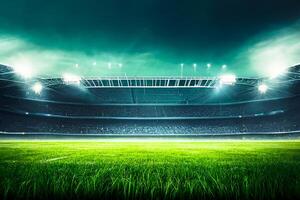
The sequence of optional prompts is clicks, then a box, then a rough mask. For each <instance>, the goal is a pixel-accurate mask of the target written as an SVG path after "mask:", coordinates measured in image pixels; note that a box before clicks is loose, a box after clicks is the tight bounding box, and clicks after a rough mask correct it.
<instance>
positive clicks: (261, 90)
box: [258, 83, 269, 94]
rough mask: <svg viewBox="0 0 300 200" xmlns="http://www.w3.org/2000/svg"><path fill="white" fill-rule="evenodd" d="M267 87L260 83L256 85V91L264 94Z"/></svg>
mask: <svg viewBox="0 0 300 200" xmlns="http://www.w3.org/2000/svg"><path fill="white" fill-rule="evenodd" d="M268 89H269V87H268V86H267V85H266V84H264V83H262V84H260V85H259V86H258V91H259V92H260V93H261V94H265V93H266V92H267V91H268Z"/></svg>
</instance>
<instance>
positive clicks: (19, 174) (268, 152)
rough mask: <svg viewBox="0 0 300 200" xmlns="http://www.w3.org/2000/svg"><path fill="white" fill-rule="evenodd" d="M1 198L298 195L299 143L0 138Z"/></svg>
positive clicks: (299, 179)
mask: <svg viewBox="0 0 300 200" xmlns="http://www.w3.org/2000/svg"><path fill="white" fill-rule="evenodd" d="M0 195H1V196H0V199H12V198H16V199H54V198H55V199H83V198H84V199H283V198H284V199H299V198H300V141H204V142H203V141H202V142H168V141H162V142H157V141H155V142H143V141H139V142H99V141H98V142H97V141H96V142H95V141H94V142H91V141H76V142H74V141H38V142H37V141H26V142H24V141H21V142H20V141H1V142H0Z"/></svg>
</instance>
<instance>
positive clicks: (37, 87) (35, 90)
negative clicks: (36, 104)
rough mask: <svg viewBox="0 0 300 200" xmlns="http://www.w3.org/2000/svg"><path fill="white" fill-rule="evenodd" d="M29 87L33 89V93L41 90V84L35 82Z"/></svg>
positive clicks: (38, 92) (39, 92)
mask: <svg viewBox="0 0 300 200" xmlns="http://www.w3.org/2000/svg"><path fill="white" fill-rule="evenodd" d="M31 89H32V90H33V91H34V93H35V94H41V92H42V90H43V85H42V84H41V83H39V82H37V83H35V84H34V85H33V86H32V87H31Z"/></svg>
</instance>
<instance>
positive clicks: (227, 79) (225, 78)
mask: <svg viewBox="0 0 300 200" xmlns="http://www.w3.org/2000/svg"><path fill="white" fill-rule="evenodd" d="M219 80H220V84H225V85H234V84H235V83H236V76H235V75H234V74H225V75H222V76H220V77H219Z"/></svg>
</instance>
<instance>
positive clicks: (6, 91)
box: [0, 66, 300, 135]
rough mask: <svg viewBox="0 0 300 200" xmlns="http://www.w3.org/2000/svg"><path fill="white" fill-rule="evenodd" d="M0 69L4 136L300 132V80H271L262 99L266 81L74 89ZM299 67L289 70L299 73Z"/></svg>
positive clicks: (89, 83) (88, 84) (95, 84)
mask: <svg viewBox="0 0 300 200" xmlns="http://www.w3.org/2000/svg"><path fill="white" fill-rule="evenodd" d="M0 68H1V71H0V76H1V79H0V84H1V87H0V92H1V94H0V103H1V105H0V131H2V132H29V133H50V134H51V133H58V134H69V133H72V134H96V135H107V134H112V135H203V134H210V135H214V134H243V133H277V132H293V131H299V130H300V129H299V126H300V124H299V121H300V114H299V113H300V112H299V111H300V105H299V103H298V102H299V100H300V92H299V91H300V89H299V88H300V87H299V81H298V77H295V76H293V77H290V76H284V77H281V78H280V79H277V80H276V81H275V80H271V81H273V82H272V83H273V87H272V90H270V91H268V92H267V93H266V94H260V93H259V92H258V91H257V86H258V84H260V83H261V82H262V81H264V80H263V79H245V78H238V79H237V83H236V84H234V85H224V86H222V87H219V85H218V84H217V82H216V80H217V79H207V80H206V79H200V78H190V80H189V79H187V78H186V79H178V80H177V79H176V78H167V77H164V78H160V79H159V82H157V83H155V84H158V85H151V84H152V83H153V81H152V82H151V81H149V80H146V81H145V80H144V79H140V80H139V79H137V78H135V79H134V81H135V82H134V86H130V87H129V86H128V85H127V86H124V85H123V84H125V83H124V80H123V82H120V81H119V79H120V78H119V77H118V78H116V79H110V80H109V81H107V80H106V83H105V84H103V85H101V84H100V83H101V80H102V79H103V78H102V79H95V78H93V79H87V80H85V81H84V82H82V85H80V84H78V85H73V84H66V83H64V81H63V80H62V79H42V78H39V79H35V80H32V81H29V82H28V81H27V82H26V81H23V80H21V79H20V78H19V77H16V76H15V75H14V73H13V72H12V71H11V69H10V68H9V67H6V66H2V67H1V66H0ZM298 68H299V66H297V67H293V68H292V69H291V70H292V71H293V74H296V73H298V71H299V70H298ZM155 80H156V79H155ZM36 81H39V82H41V83H42V84H43V85H44V86H45V91H43V92H41V93H39V94H36V92H34V91H32V90H31V89H30V85H31V84H33V83H34V82H36ZM130 81H133V80H130ZM147 81H148V82H147ZM268 81H270V80H268ZM103 82H104V80H103ZM154 82H155V81H154ZM169 82H171V83H169ZM281 83H284V84H281ZM113 84H115V85H113ZM121 84H122V85H121ZM143 84H144V85H143ZM149 84H150V85H149ZM176 84H178V87H175V85H176ZM180 84H181V85H180Z"/></svg>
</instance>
